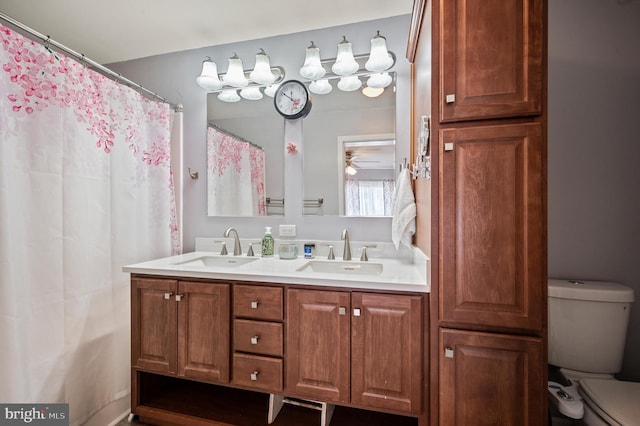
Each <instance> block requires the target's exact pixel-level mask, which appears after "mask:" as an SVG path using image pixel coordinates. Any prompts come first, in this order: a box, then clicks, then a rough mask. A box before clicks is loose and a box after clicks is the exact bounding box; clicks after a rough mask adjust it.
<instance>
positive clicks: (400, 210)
mask: <svg viewBox="0 0 640 426" xmlns="http://www.w3.org/2000/svg"><path fill="white" fill-rule="evenodd" d="M395 190H396V193H395V198H394V200H393V218H392V220H391V240H392V241H393V244H395V246H396V250H397V249H399V248H400V244H403V245H405V246H407V247H411V236H412V235H413V234H415V232H416V220H415V218H416V199H415V197H414V195H413V190H412V189H411V178H410V175H409V170H408V169H407V168H406V167H403V168H402V171H401V172H400V173H399V174H398V179H397V181H396V188H395Z"/></svg>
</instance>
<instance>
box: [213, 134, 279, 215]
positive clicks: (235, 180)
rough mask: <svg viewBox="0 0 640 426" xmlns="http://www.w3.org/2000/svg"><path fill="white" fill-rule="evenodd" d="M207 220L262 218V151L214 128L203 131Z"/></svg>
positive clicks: (263, 193) (263, 210)
mask: <svg viewBox="0 0 640 426" xmlns="http://www.w3.org/2000/svg"><path fill="white" fill-rule="evenodd" d="M207 168H208V170H207V192H208V197H207V198H208V214H209V216H263V215H266V214H267V209H266V199H265V188H264V181H265V175H264V173H265V169H264V150H263V149H262V148H260V147H257V146H255V145H253V144H251V143H249V142H246V141H243V140H240V139H238V138H236V137H235V136H232V135H229V134H227V133H225V132H223V131H221V130H219V129H216V128H214V127H208V129H207Z"/></svg>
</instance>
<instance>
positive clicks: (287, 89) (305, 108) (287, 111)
mask: <svg viewBox="0 0 640 426" xmlns="http://www.w3.org/2000/svg"><path fill="white" fill-rule="evenodd" d="M273 103H274V105H275V107H276V111H278V112H279V113H280V115H282V116H283V117H284V118H286V119H289V120H292V119H295V118H303V117H306V116H307V115H308V114H309V112H310V111H311V96H309V90H307V86H305V85H304V83H303V82H301V81H298V80H287V81H285V82H284V83H282V84H280V86H279V87H278V90H276V93H275V95H274V96H273Z"/></svg>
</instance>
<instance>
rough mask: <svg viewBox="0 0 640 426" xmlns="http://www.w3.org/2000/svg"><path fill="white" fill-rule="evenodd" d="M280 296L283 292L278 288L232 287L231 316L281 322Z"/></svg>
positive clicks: (256, 286)
mask: <svg viewBox="0 0 640 426" xmlns="http://www.w3.org/2000/svg"><path fill="white" fill-rule="evenodd" d="M282 295H283V291H282V288H280V287H262V286H258V285H235V286H233V315H234V316H236V317H246V318H255V319H264V320H274V321H282V317H283V309H282Z"/></svg>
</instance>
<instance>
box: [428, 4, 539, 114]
mask: <svg viewBox="0 0 640 426" xmlns="http://www.w3.org/2000/svg"><path fill="white" fill-rule="evenodd" d="M440 7H441V11H440V13H441V16H440V23H441V24H440V26H439V28H440V38H439V40H440V49H439V51H440V66H441V70H440V79H441V82H440V93H439V94H438V96H439V97H440V121H441V122H450V121H458V120H473V119H483V118H498V117H510V116H522V115H531V114H540V113H541V112H542V103H543V93H542V90H543V82H542V81H543V80H542V79H543V57H542V55H543V1H542V0H441V1H440Z"/></svg>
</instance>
